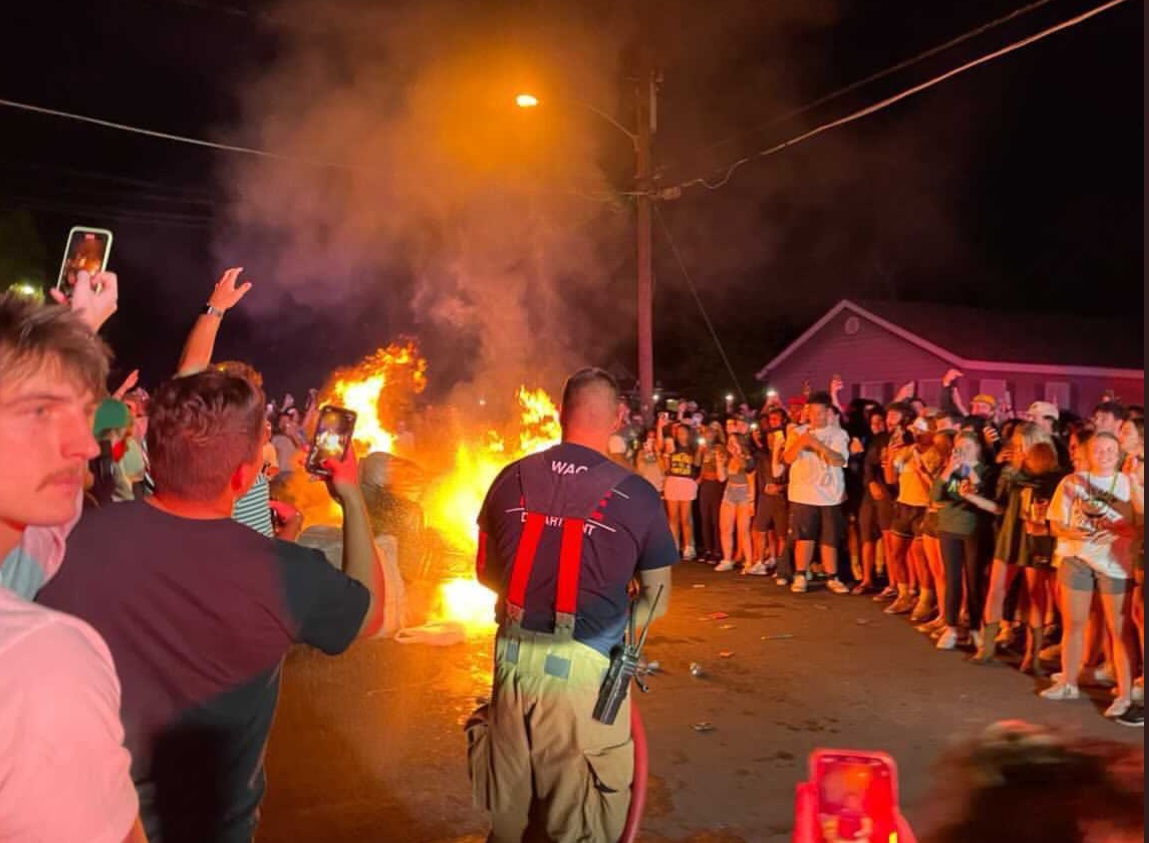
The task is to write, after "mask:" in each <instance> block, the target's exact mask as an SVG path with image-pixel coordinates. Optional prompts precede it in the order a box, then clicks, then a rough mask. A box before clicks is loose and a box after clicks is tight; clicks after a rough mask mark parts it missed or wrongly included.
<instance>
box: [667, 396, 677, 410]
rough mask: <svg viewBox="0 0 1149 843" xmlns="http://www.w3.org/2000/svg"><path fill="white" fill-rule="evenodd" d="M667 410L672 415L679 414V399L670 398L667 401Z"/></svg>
mask: <svg viewBox="0 0 1149 843" xmlns="http://www.w3.org/2000/svg"><path fill="white" fill-rule="evenodd" d="M666 409H667V410H668V411H669V412H671V413H677V412H678V399H677V398H668V399H667V400H666Z"/></svg>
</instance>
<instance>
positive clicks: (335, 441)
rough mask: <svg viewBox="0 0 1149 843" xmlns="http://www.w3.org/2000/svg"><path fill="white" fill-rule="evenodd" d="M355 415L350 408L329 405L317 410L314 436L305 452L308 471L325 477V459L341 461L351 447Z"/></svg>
mask: <svg viewBox="0 0 1149 843" xmlns="http://www.w3.org/2000/svg"><path fill="white" fill-rule="evenodd" d="M356 418H357V416H356V414H355V412H353V411H352V410H345V409H343V408H342V407H332V406H330V405H328V406H326V407H324V408H323V409H321V410H320V411H319V421H318V422H317V423H316V425H315V438H314V439H313V440H312V442H311V450H310V451H308V453H307V462H306V463H304V467H305V468H306V469H307V471H308V473H310V474H315V475H317V476H319V477H327V476H329V475H330V472H329V471H328V470H327V469H325V468H324V467H323V463H324V462H326V461H327V460H335V461H336V462H341V461H342V460H343V459H344V458H345V457H346V456H347V449H348V448H350V447H351V436H352V434H353V433H354V432H355V420H356Z"/></svg>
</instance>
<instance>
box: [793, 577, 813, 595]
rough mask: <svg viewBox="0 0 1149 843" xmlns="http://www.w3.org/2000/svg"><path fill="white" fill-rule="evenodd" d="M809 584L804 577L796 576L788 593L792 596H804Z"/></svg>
mask: <svg viewBox="0 0 1149 843" xmlns="http://www.w3.org/2000/svg"><path fill="white" fill-rule="evenodd" d="M808 588H809V584H808V583H807V582H806V577H805V575H803V574H798V576H796V577H794V582H793V583H791V584H790V591H792V592H794V594H805V593H806V589H808Z"/></svg>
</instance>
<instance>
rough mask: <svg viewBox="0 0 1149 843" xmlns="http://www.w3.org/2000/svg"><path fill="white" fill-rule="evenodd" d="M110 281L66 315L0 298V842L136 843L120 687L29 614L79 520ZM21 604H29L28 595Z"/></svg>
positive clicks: (94, 649) (95, 640)
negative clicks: (2, 448) (0, 572)
mask: <svg viewBox="0 0 1149 843" xmlns="http://www.w3.org/2000/svg"><path fill="white" fill-rule="evenodd" d="M115 282H116V279H115V277H114V276H112V275H110V274H109V273H101V274H100V275H98V276H96V277H95V278H89V276H88V274H87V273H80V277H79V279H78V283H77V285H76V289H75V292H74V294H73V295H74V299H73V308H74V312H69V310H67V309H65V308H62V307H58V306H51V305H50V306H43V305H39V304H37V303H36V302H33V301H29V300H27V299H21V298H19V297H17V296H14V295H11V294H9V295H5V296H0V441H3V442H6V443H9V444H10V445H11V447H9V448H8V449H7V450H6V452H5V455H4V462H3V473H2V475H0V560H3V563H2V566H3V568H9V567H10V566H12V567H16V566H19V568H20V569H21V570H22V571H23V573H19V572H14V573H13V575H12V576H11V577H8V576H2V577H0V687H2V688H3V689H4V691H3V693H0V838H2V839H3V840H5V841H8V843H38V841H55V840H59V841H72V840H75V841H81V840H82V841H85V843H123V841H131V843H136V841H144V840H145V838H144V835H143V832H142V830H141V828H140V826H139V824H138V822H137V815H138V812H139V803H138V800H137V798H136V791H135V788H134V787H133V786H132V781H131V778H130V776H129V774H128V769H129V765H130V763H131V759H130V757H129V755H128V752H127V750H126V749H124V746H123V740H124V730H123V727H122V725H121V723H120V684H119V680H118V679H117V677H116V671H115V666H114V665H113V663H112V657H111V655H110V653H109V652H108V648H107V646H105V644H104V642H103V640H102V639H101V638H100V636H99V635H97V634H96V632H95V631H94V630H93V629H92V628H91V627H90V626H88V625H87V624H86V623H84V622H83V621H80V620H77V619H76V618H72V617H69V616H68V615H65V614H61V613H59V612H54V611H52V610H50V609H46V608H44V607H42V606H37V605H36V604H34V603H31V602H29V601H30V599H31V597H32V593H34V591H35V590H36V589H38V588H39V586H40V585H42V584H43V582H44V580H46V579H47V578H48V577H50V576H51V575H52V574H53V573H54V572H55V570H56V568H57V567H58V566H59V563H60V559H61V557H62V555H63V548H64V542H65V539H66V537H67V535H68V531H69V530H70V529H71V527H72V525H74V524H75V522H76V520H77V518H78V517H79V514H80V501H81V495H82V493H83V488H84V469H85V466H86V464H87V462H88V460H89V459H91V458H92V457H94V456H96V455H97V454H98V453H99V446H98V445H97V444H96V440H95V438H94V437H93V436H92V421H93V416H94V414H95V408H96V403H97V396H98V395H99V394H100V393H102V392H103V390H104V381H105V379H106V377H107V372H108V357H107V350H106V348H105V347H104V346H103V344H102V343H101V342H100V341H99V340H98V339H97V338H96V336H95V333H94V329H95V328H96V327H98V326H99V325H100V323H102V322H103V321H104V319H106V318H107V317H108V316H110V315H111V313H112V311H114V310H115V294H116V283H115ZM30 592H31V593H30Z"/></svg>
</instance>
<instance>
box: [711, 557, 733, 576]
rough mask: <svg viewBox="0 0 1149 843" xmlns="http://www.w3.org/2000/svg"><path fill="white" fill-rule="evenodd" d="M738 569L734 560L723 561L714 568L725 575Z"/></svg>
mask: <svg viewBox="0 0 1149 843" xmlns="http://www.w3.org/2000/svg"><path fill="white" fill-rule="evenodd" d="M736 567H737V566H736V565H735V564H734V560H733V559H723V560H722V561H721V562H719V563H718V564H717V565H715V566H714V570H715V571H718V572H719V573H722V574H724V573H726V572H727V571H733V570H734V569H735V568H736Z"/></svg>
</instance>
